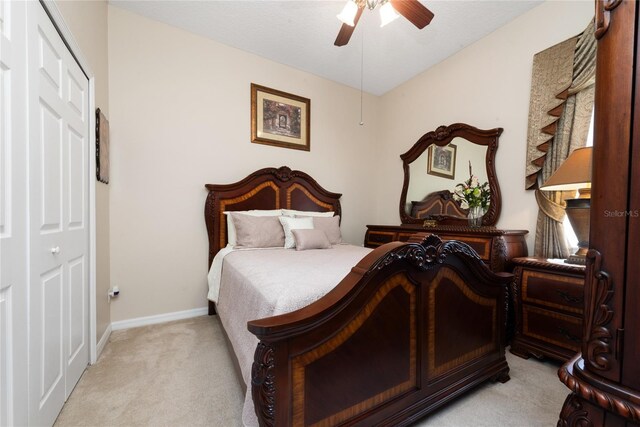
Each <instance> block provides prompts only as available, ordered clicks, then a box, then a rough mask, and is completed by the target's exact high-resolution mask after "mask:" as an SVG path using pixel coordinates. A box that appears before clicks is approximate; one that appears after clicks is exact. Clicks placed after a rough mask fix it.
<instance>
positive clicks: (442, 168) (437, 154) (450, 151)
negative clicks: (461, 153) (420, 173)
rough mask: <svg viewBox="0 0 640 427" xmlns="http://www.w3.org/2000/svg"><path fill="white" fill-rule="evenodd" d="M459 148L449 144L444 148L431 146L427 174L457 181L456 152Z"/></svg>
mask: <svg viewBox="0 0 640 427" xmlns="http://www.w3.org/2000/svg"><path fill="white" fill-rule="evenodd" d="M457 149H458V147H456V146H455V145H454V144H447V145H445V146H444V147H439V146H437V145H430V146H429V152H428V156H427V173H428V174H430V175H435V176H439V177H441V178H448V179H455V177H456V151H457Z"/></svg>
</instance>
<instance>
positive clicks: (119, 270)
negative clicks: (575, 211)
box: [57, 0, 593, 337]
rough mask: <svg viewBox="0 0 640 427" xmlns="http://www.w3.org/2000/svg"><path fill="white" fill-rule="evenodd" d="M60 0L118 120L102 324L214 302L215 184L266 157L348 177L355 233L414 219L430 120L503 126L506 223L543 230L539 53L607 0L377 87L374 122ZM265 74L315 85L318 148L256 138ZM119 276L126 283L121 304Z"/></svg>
mask: <svg viewBox="0 0 640 427" xmlns="http://www.w3.org/2000/svg"><path fill="white" fill-rule="evenodd" d="M57 3H58V5H59V7H60V10H61V11H62V13H63V15H64V17H65V20H66V21H67V24H68V25H69V27H70V28H71V30H72V32H73V34H74V36H75V38H76V40H77V42H78V44H79V45H80V47H81V49H82V51H83V53H84V54H85V56H86V57H87V58H88V60H89V61H90V63H91V66H92V68H93V71H94V73H95V74H96V95H97V106H99V107H100V108H102V109H103V110H104V111H105V112H107V117H109V120H110V125H111V143H112V146H111V150H112V152H111V155H112V156H111V183H110V185H109V186H106V185H103V184H98V189H97V209H98V289H97V292H98V301H97V306H98V337H100V336H101V334H102V331H104V330H105V328H106V326H107V324H108V323H109V322H110V321H111V320H113V321H118V320H126V319H131V318H135V317H140V316H148V315H154V314H162V313H167V312H173V311H180V310H187V309H192V308H198V307H204V306H205V305H206V298H205V294H206V280H205V276H206V259H207V240H206V235H205V227H204V222H203V218H202V210H203V202H204V198H205V196H206V192H205V190H204V188H203V184H205V183H224V182H233V181H236V180H238V179H241V178H243V177H244V176H246V175H247V174H248V173H250V172H252V171H254V170H255V169H258V168H261V167H267V166H281V165H287V166H290V167H292V168H294V169H301V170H304V171H306V172H308V173H310V174H311V175H312V176H314V177H316V178H317V179H318V181H319V182H320V183H321V184H322V185H324V186H325V187H326V188H327V189H328V190H332V191H340V192H343V194H344V196H343V199H342V201H343V212H344V214H345V218H344V221H343V233H344V237H345V239H346V240H347V241H349V242H351V243H355V244H361V243H362V239H363V235H364V231H365V224H367V223H387V224H396V223H398V221H399V219H398V211H397V209H398V207H397V206H398V205H397V203H398V198H399V194H400V189H401V186H402V167H401V162H400V158H399V155H400V153H402V152H405V151H406V150H407V149H408V148H409V147H411V145H412V144H413V143H414V142H415V141H416V140H417V139H418V138H419V137H420V136H421V135H422V134H423V133H425V132H427V131H430V130H433V129H435V128H436V127H437V126H439V125H441V124H451V123H454V122H466V123H469V124H472V125H475V126H478V127H481V128H493V127H498V126H499V127H503V128H505V132H504V133H503V135H502V138H501V142H500V149H499V150H498V158H497V172H498V177H499V180H500V183H501V189H502V195H503V211H502V216H501V219H500V221H499V223H498V226H500V227H502V228H518V229H520V228H525V229H529V230H530V231H531V233H533V232H534V230H535V218H536V212H537V207H536V204H535V200H534V197H533V193H531V192H526V191H524V189H523V188H524V184H523V183H524V162H525V144H526V132H527V131H526V126H527V115H528V105H529V90H530V84H531V63H532V58H533V54H534V53H536V52H538V51H540V50H543V49H545V48H546V47H548V46H551V45H552V44H554V43H557V42H559V41H562V40H564V39H566V38H568V37H570V36H573V35H575V34H577V33H578V32H580V31H581V30H582V29H583V28H584V27H585V26H586V24H587V21H588V20H589V18H590V17H591V15H592V14H593V5H592V3H591V2H585V1H579V2H568V1H562V2H560V1H550V2H547V3H544V4H542V5H541V6H539V7H537V8H535V9H533V10H532V11H530V12H528V13H527V14H525V15H523V16H521V17H520V18H518V19H517V20H515V21H514V22H512V23H510V24H508V25H507V26H505V27H503V28H501V29H498V30H497V31H495V32H494V33H492V34H490V35H489V36H487V37H485V38H484V39H482V40H480V41H478V42H477V43H475V44H473V45H471V46H469V47H467V48H466V49H464V50H463V51H461V52H459V53H458V54H456V55H454V56H452V57H450V58H449V59H447V60H446V61H444V62H442V63H440V64H438V65H436V66H435V67H433V68H431V69H429V70H427V71H426V72H424V73H422V74H421V75H419V76H418V77H416V78H414V79H412V80H411V81H409V82H407V83H405V84H403V85H402V86H400V87H398V88H396V89H395V90H393V91H391V92H389V93H387V94H385V95H384V96H383V97H380V98H378V97H374V96H368V95H366V96H365V122H366V124H365V126H359V125H358V122H359V108H360V106H359V93H358V92H357V91H355V90H353V89H350V88H347V87H345V86H342V85H339V84H336V83H333V82H330V81H327V80H325V79H322V78H319V77H316V76H314V75H311V74H308V73H305V72H302V71H299V70H295V69H292V68H290V67H286V66H283V65H280V64H276V63H274V62H271V61H268V60H265V59H262V58H260V57H257V56H255V55H251V54H249V53H246V52H242V51H239V50H236V49H232V48H229V47H226V46H224V45H221V44H219V43H216V42H213V41H211V40H207V39H204V38H201V37H199V36H195V35H193V34H189V33H187V32H185V31H182V30H179V29H176V28H173V27H170V26H167V25H164V24H161V23H157V22H154V21H150V20H147V19H145V18H142V17H139V16H137V15H135V14H132V13H129V12H126V11H124V10H122V9H119V8H116V7H107V5H106V3H105V2H102V1H99V2H76V1H65V0H58V2H57ZM107 9H108V40H107ZM107 45H108V53H109V55H108V58H109V61H108V62H107V54H106V49H107ZM107 67H108V69H107ZM107 76H108V79H107ZM251 82H255V83H258V84H262V85H265V86H269V87H273V88H277V89H280V90H284V91H288V92H292V93H296V94H298V95H301V96H305V97H308V98H311V99H312V108H311V111H312V114H311V117H312V137H311V147H312V149H311V152H309V153H307V152H300V151H295V150H287V149H281V148H275V147H269V146H263V145H258V144H251V143H250V129H249V84H250V83H251ZM109 112H112V113H111V114H109ZM110 226H111V228H110ZM528 243H529V246H530V247H533V238H532V237H531V236H530V237H529V239H528ZM109 254H110V257H109ZM110 283H111V284H113V285H117V286H120V288H121V291H122V294H121V297H120V298H119V299H117V300H115V301H113V302H112V304H111V307H110V310H109V306H108V305H107V303H106V297H105V298H103V295H104V294H105V293H106V292H107V289H108V288H109V285H110ZM110 311H111V317H109V312H110Z"/></svg>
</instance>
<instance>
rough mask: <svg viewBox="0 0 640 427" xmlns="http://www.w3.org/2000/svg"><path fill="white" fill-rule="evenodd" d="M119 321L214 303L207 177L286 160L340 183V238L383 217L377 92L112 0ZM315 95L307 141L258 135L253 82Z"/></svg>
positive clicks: (235, 176)
mask: <svg viewBox="0 0 640 427" xmlns="http://www.w3.org/2000/svg"><path fill="white" fill-rule="evenodd" d="M109 77H110V81H109V85H110V86H109V89H110V107H111V121H110V125H111V141H112V146H111V149H112V151H111V154H112V157H111V159H112V162H111V166H112V169H111V184H110V187H111V280H112V284H113V285H117V286H119V287H120V290H121V294H120V297H119V298H118V299H117V300H115V301H113V302H112V303H111V316H112V320H113V321H118V320H124V319H130V318H135V317H140V316H148V315H155V314H161V313H168V312H175V311H181V310H187V309H193V308H198V307H205V306H206V305H207V300H206V292H207V284H206V275H207V247H208V246H207V237H206V230H205V225H204V219H203V209H204V200H205V197H206V191H205V189H204V184H205V183H231V182H234V181H237V180H239V179H241V178H244V177H245V176H246V175H247V174H249V173H251V172H253V171H254V170H256V169H259V168H263V167H270V166H275V167H278V166H282V165H287V166H289V167H291V168H293V169H299V170H303V171H305V172H307V173H309V174H310V175H311V176H313V177H315V178H316V179H317V180H318V182H319V183H320V184H321V185H323V186H324V187H325V188H327V189H328V190H330V191H339V192H342V193H343V197H342V205H343V213H344V220H343V223H342V230H343V234H344V238H345V239H346V240H347V241H349V242H351V243H355V244H362V241H363V238H364V231H365V224H367V223H370V222H371V221H372V220H373V219H374V218H375V212H374V211H373V205H372V200H374V197H375V189H374V188H373V186H372V185H370V183H371V180H372V175H374V174H375V173H376V172H375V168H373V167H372V163H373V162H374V160H375V157H374V151H373V149H372V148H374V145H375V143H374V141H375V136H376V133H375V127H373V125H374V124H375V123H376V122H377V116H376V108H375V106H376V100H377V99H376V98H374V97H370V96H365V98H364V106H365V117H366V122H367V124H366V125H365V126H359V125H358V123H359V115H360V94H359V92H358V91H356V90H353V89H350V88H347V87H346V86H342V85H339V84H336V83H333V82H330V81H328V80H325V79H322V78H319V77H316V76H314V75H311V74H308V73H305V72H302V71H299V70H296V69H293V68H290V67H287V66H284V65H280V64H276V63H274V62H272V61H268V60H265V59H263V58H261V57H258V56H256V55H252V54H249V53H246V52H243V51H240V50H237V49H233V48H229V47H227V46H224V45H221V44H219V43H216V42H214V41H211V40H208V39H205V38H202V37H199V36H196V35H193V34H190V33H188V32H185V31H182V30H180V29H177V28H174V27H170V26H167V25H164V24H161V23H158V22H154V21H151V20H148V19H146V18H142V17H140V16H138V15H135V14H132V13H130V12H127V11H125V10H123V9H119V8H117V7H113V6H110V7H109ZM251 82H254V83H258V84H261V85H265V86H268V87H272V88H276V89H279V90H283V91H286V92H290V93H294V94H297V95H300V96H304V97H307V98H310V99H311V151H310V152H303V151H298V150H290V149H283V148H278V147H271V146H266V145H259V144H252V143H251V142H250V83H251Z"/></svg>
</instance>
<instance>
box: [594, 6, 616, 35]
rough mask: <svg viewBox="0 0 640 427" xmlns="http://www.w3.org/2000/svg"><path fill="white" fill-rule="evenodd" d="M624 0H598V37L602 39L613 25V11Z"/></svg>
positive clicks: (596, 32)
mask: <svg viewBox="0 0 640 427" xmlns="http://www.w3.org/2000/svg"><path fill="white" fill-rule="evenodd" d="M620 3H622V0H596V31H595V36H596V39H601V38H602V37H603V36H604V35H605V33H606V32H607V30H609V25H611V11H612V10H613V9H615V8H616V7H618V6H619V5H620Z"/></svg>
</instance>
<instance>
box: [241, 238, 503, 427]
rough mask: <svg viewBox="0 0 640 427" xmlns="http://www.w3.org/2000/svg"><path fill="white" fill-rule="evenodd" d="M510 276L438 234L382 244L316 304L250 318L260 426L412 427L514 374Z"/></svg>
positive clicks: (254, 390) (467, 249)
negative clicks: (509, 344)
mask: <svg viewBox="0 0 640 427" xmlns="http://www.w3.org/2000/svg"><path fill="white" fill-rule="evenodd" d="M511 280H512V276H511V275H510V274H506V273H501V274H498V275H496V274H494V273H492V272H491V271H490V270H489V269H488V268H487V267H486V266H485V265H484V264H483V262H482V261H481V260H480V258H479V257H478V255H477V254H476V253H475V252H474V251H473V250H472V249H471V248H470V247H469V246H467V245H466V244H464V243H461V242H457V241H448V242H446V243H442V241H441V240H440V239H439V238H438V237H437V236H435V235H427V234H426V233H421V234H419V235H416V237H414V238H413V239H412V240H411V241H410V242H409V243H399V242H393V243H388V244H386V245H384V246H381V247H379V248H377V249H376V250H374V251H373V252H372V253H371V254H369V255H367V256H366V257H365V258H364V259H363V260H362V261H361V262H360V263H359V264H358V265H357V266H355V267H354V268H353V269H352V271H351V273H349V275H347V276H346V277H345V278H344V280H342V282H340V284H339V285H338V286H337V287H336V288H334V290H332V291H331V292H330V293H328V294H327V295H326V296H325V297H323V298H321V299H320V300H318V301H317V302H315V303H313V304H311V305H309V306H307V307H305V308H303V309H300V310H297V311H295V312H291V313H287V314H284V315H280V316H275V317H270V318H266V319H260V320H255V321H251V322H249V324H248V328H249V330H250V331H251V332H252V333H253V334H255V335H256V336H257V337H258V338H259V339H260V344H259V345H258V347H257V349H256V353H255V361H254V364H253V371H252V384H251V387H252V393H253V400H254V403H255V408H256V413H257V415H258V419H259V421H260V425H263V426H273V425H275V426H290V425H291V426H303V425H304V426H307V425H310V426H311V425H313V426H333V425H363V426H371V425H394V426H395V425H408V424H410V423H412V422H414V421H415V420H417V419H418V418H420V417H422V416H424V415H425V414H427V413H429V412H431V411H433V410H435V409H436V408H438V407H439V406H441V405H443V404H444V403H446V402H448V401H450V400H451V399H453V398H455V397H456V396H458V395H460V394H462V393H464V392H466V391H467V390H469V389H471V388H472V387H474V386H476V385H478V384H479V383H481V382H483V381H485V380H487V379H492V380H498V381H501V382H504V381H507V380H508V379H509V375H508V372H509V367H508V365H507V362H506V359H505V355H504V347H503V342H504V340H503V334H504V326H505V314H506V301H507V299H506V292H507V284H508V283H509V282H510V281H511Z"/></svg>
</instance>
